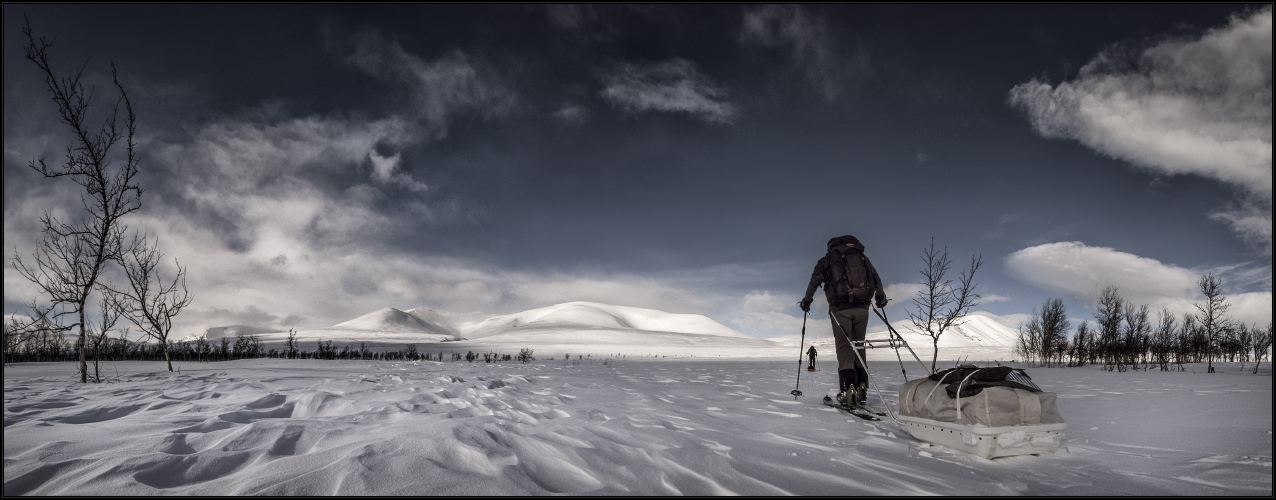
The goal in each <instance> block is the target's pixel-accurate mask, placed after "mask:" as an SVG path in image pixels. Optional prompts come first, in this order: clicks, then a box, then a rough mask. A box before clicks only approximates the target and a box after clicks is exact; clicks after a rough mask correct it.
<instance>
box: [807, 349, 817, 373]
mask: <svg viewBox="0 0 1276 500" xmlns="http://www.w3.org/2000/svg"><path fill="white" fill-rule="evenodd" d="M817 354H819V353H818V352H816V351H815V346H811V348H810V349H807V350H806V357H808V358H810V359H811V362H810V363H808V364H807V365H806V371H808V372H813V371H815V356H816V355H817Z"/></svg>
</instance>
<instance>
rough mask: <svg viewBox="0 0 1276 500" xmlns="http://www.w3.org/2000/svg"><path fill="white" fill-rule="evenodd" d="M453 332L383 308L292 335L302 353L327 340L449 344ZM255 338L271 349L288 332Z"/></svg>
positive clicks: (336, 342)
mask: <svg viewBox="0 0 1276 500" xmlns="http://www.w3.org/2000/svg"><path fill="white" fill-rule="evenodd" d="M456 333H457V332H456V330H455V329H453V328H452V327H451V326H448V325H444V324H440V323H437V322H434V321H430V320H427V319H425V318H422V317H420V316H417V315H414V314H411V313H408V312H404V311H400V310H398V309H395V308H393V307H383V308H381V309H378V310H376V311H372V312H370V313H367V314H364V315H362V316H359V317H357V318H354V319H352V320H349V321H343V322H341V323H337V324H335V325H332V326H329V327H327V328H319V329H313V330H298V331H297V332H296V334H297V341H298V342H299V343H300V344H301V348H302V349H306V350H314V348H315V347H314V346H315V342H318V341H323V340H331V341H332V343H333V345H348V344H359V343H367V344H369V345H372V346H388V347H394V348H396V349H401V348H403V346H404V345H406V344H432V343H436V342H451V341H453V340H456V339H457V334H456ZM257 337H258V338H259V339H261V340H262V342H266V343H267V344H269V345H270V346H272V347H273V346H275V345H276V344H281V343H283V342H285V341H286V340H287V338H288V332H270V333H260V334H258V335H257Z"/></svg>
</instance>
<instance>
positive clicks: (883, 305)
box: [877, 295, 887, 309]
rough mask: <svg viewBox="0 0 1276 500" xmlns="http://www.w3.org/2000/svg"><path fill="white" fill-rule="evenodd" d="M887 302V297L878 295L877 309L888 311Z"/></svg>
mask: <svg viewBox="0 0 1276 500" xmlns="http://www.w3.org/2000/svg"><path fill="white" fill-rule="evenodd" d="M886 302H887V300H886V296H885V295H878V296H877V308H878V309H886Z"/></svg>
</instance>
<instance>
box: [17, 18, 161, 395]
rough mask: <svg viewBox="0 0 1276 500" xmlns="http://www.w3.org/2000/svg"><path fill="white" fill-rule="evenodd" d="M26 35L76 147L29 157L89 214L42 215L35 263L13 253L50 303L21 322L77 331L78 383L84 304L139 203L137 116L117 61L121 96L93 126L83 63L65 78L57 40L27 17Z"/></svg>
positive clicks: (83, 377)
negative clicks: (61, 154) (57, 156)
mask: <svg viewBox="0 0 1276 500" xmlns="http://www.w3.org/2000/svg"><path fill="white" fill-rule="evenodd" d="M22 33H23V34H24V35H26V36H27V43H26V45H25V46H24V47H23V49H24V51H25V57H26V58H27V59H28V60H30V61H31V62H33V63H35V65H36V67H37V68H39V69H40V71H41V72H43V73H44V82H45V86H46V87H47V90H48V92H49V94H50V95H51V97H52V99H53V102H54V103H55V104H56V105H57V108H58V113H59V114H60V115H61V117H62V122H63V123H65V124H66V125H67V126H68V127H69V128H70V129H71V131H72V132H73V135H74V136H75V145H74V146H67V148H66V160H65V164H64V165H62V166H60V167H50V166H48V165H46V164H45V162H44V160H43V159H39V160H32V161H31V162H30V164H29V166H30V167H31V168H32V169H34V170H35V171H37V172H39V173H40V174H41V175H43V176H44V177H46V178H52V177H69V178H70V179H72V180H73V181H74V182H75V183H76V184H79V185H80V186H82V187H83V188H84V194H82V195H81V197H80V201H81V204H82V205H83V206H84V210H85V212H87V214H88V215H87V217H84V218H82V219H80V220H73V221H64V220H61V219H58V218H56V217H54V216H52V215H50V214H48V213H47V212H46V213H45V214H44V215H43V216H41V218H40V223H41V225H42V232H43V235H44V237H43V239H42V240H41V242H40V243H39V244H38V246H37V248H36V251H35V255H34V261H35V262H34V264H30V265H29V264H28V263H27V262H24V261H23V260H22V258H21V256H19V255H18V254H17V252H15V253H14V259H13V264H14V267H15V268H17V271H18V273H19V274H20V275H22V277H24V278H26V279H27V280H29V281H31V282H32V283H34V284H35V285H36V286H37V287H38V288H39V289H40V291H41V294H42V295H43V296H44V297H45V298H46V299H47V300H48V303H46V304H40V303H37V301H36V300H32V301H31V302H29V303H28V304H27V305H28V307H29V308H30V309H31V310H32V312H34V313H35V316H34V318H32V321H31V323H30V324H28V325H25V326H24V327H25V328H52V329H54V330H55V331H56V332H57V333H58V334H59V335H60V334H61V332H66V331H72V330H75V329H77V328H78V330H79V340H78V341H77V343H76V349H77V350H78V354H79V362H80V366H79V370H80V382H87V381H88V366H87V364H86V360H85V341H86V339H87V327H88V324H87V322H86V320H85V304H87V303H88V301H89V297H90V295H92V293H93V292H94V291H96V290H98V288H99V287H98V278H99V277H101V275H102V272H103V270H104V267H105V266H106V265H107V264H108V263H109V262H110V261H112V260H114V259H116V258H118V257H119V256H120V252H121V241H122V235H123V233H124V226H123V225H122V224H121V223H120V218H121V217H124V216H125V215H128V214H130V213H132V212H135V211H137V209H138V208H139V207H140V206H141V202H140V197H141V195H142V190H141V188H140V187H138V186H137V184H135V183H134V181H133V177H134V176H135V175H136V174H137V165H138V157H137V155H136V152H135V143H134V140H133V136H134V134H135V132H136V116H135V115H134V114H133V107H132V105H131V104H130V102H129V98H128V93H127V92H126V91H125V90H124V86H123V85H121V84H120V81H119V78H118V76H117V75H116V72H115V67H114V66H112V67H111V77H112V81H113V83H114V84H115V87H116V89H117V90H119V93H120V97H119V99H118V100H117V101H116V103H115V107H114V108H113V109H112V111H111V112H110V113H109V114H108V115H107V117H106V118H105V120H104V121H103V123H102V125H101V126H100V127H97V128H96V129H93V128H92V126H90V125H89V124H88V120H89V117H88V112H89V104H90V102H91V101H92V98H93V91H94V89H93V88H92V87H90V88H88V89H85V87H84V83H83V82H82V81H81V80H82V77H83V75H84V66H81V67H80V68H79V69H78V70H75V71H72V72H70V73H69V74H68V75H67V76H65V77H61V78H59V77H57V76H56V75H55V73H54V71H53V68H52V64H51V63H50V62H49V48H50V47H52V46H53V44H54V40H48V39H46V38H44V37H38V38H37V37H36V36H35V34H34V32H33V31H32V29H31V23H30V21H29V20H28V21H27V22H26V23H25V24H24V25H23V27H22ZM85 65H87V62H86V63H85ZM121 104H123V105H124V111H125V117H124V120H123V123H122V124H121V123H119V121H118V120H117V118H118V117H119V112H120V105H121ZM121 141H123V145H124V147H125V148H126V151H125V154H124V157H123V160H124V162H123V164H118V165H117V164H114V162H113V159H116V156H118V154H116V153H113V152H112V149H113V148H114V147H115V146H117V145H120V144H121ZM46 325H47V326H46Z"/></svg>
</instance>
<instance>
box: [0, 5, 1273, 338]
mask: <svg viewBox="0 0 1276 500" xmlns="http://www.w3.org/2000/svg"><path fill="white" fill-rule="evenodd" d="M3 9H4V10H3V12H4V19H3V22H4V35H3V36H4V47H3V50H4V241H5V263H6V267H5V271H4V272H5V274H4V312H5V314H14V313H22V312H24V311H25V308H24V306H23V303H24V302H26V301H29V300H32V299H33V298H37V296H38V295H37V291H36V289H35V288H34V287H33V286H32V285H31V284H30V283H28V282H26V281H25V280H24V279H23V278H22V277H21V276H20V275H18V274H17V273H16V271H15V270H14V268H13V265H12V260H13V258H14V256H15V255H24V256H29V255H30V254H31V253H32V252H33V250H34V248H35V244H36V242H37V241H39V238H40V232H39V222H38V220H39V215H40V214H41V213H43V212H45V211H48V212H50V213H52V214H54V215H58V216H61V217H66V218H76V217H80V216H81V211H82V210H81V209H80V208H79V205H78V203H77V196H78V194H77V191H76V189H77V188H78V186H76V185H75V184H74V183H72V182H70V181H69V180H68V179H44V178H41V177H40V176H39V174H37V173H36V172H34V171H32V170H31V169H30V168H28V163H29V162H31V161H32V160H33V159H36V158H45V159H46V161H51V162H52V161H56V160H58V159H59V158H60V157H61V155H62V154H63V151H64V148H65V147H67V146H68V145H70V144H72V140H73V138H72V137H71V136H70V134H69V133H68V130H67V128H66V126H65V125H63V124H62V123H60V122H59V119H58V116H57V113H56V108H55V107H54V105H53V103H52V101H51V100H50V99H49V97H48V94H47V92H46V91H45V88H44V83H43V80H42V76H41V75H40V74H39V72H38V70H37V69H36V68H35V66H34V65H33V64H32V63H31V62H30V61H27V60H25V59H24V58H23V52H22V46H23V45H24V43H25V41H26V40H25V37H24V35H23V34H22V32H21V27H22V25H23V22H24V16H26V17H25V19H29V20H30V23H31V27H32V28H33V29H34V30H35V32H36V33H37V35H44V36H56V37H57V38H56V40H57V41H56V45H55V46H54V48H53V49H52V60H53V63H54V65H55V71H58V72H59V73H60V74H62V73H65V72H67V71H70V70H71V69H73V68H78V67H80V66H81V65H83V67H84V71H85V78H86V81H88V82H89V83H91V84H94V85H96V92H97V93H96V94H95V101H94V102H93V103H94V106H95V109H96V110H97V111H99V112H101V113H106V112H107V111H108V110H109V109H110V106H111V105H112V104H113V103H114V102H115V100H116V99H117V98H118V95H117V94H116V93H114V89H113V87H112V86H111V85H110V71H111V69H110V68H111V64H114V66H115V68H117V71H118V74H119V78H120V81H121V82H122V84H123V85H124V87H125V88H126V89H127V90H128V92H129V97H130V99H131V101H132V102H133V104H134V106H135V108H136V109H137V114H138V141H139V148H140V151H141V155H142V156H141V158H142V161H141V167H140V168H141V171H140V174H139V182H140V184H141V186H142V188H143V189H145V193H144V194H143V196H142V208H141V210H139V211H138V212H137V213H135V214H132V215H130V216H129V217H128V218H126V219H125V223H126V224H127V225H128V226H129V228H130V230H131V231H136V232H138V233H144V234H147V235H149V236H151V237H158V239H159V243H160V247H161V249H162V250H163V251H164V253H165V255H166V259H170V258H171V259H176V261H177V262H180V263H181V265H182V266H184V267H185V268H186V269H187V272H188V275H187V285H188V287H189V288H190V290H191V291H192V292H193V293H194V296H195V300H194V302H193V303H192V305H191V306H190V307H189V308H188V309H187V310H184V311H183V312H182V313H181V315H180V316H179V317H178V318H177V321H176V326H175V330H177V331H179V333H181V334H183V335H184V334H186V333H192V332H197V331H202V330H203V329H204V328H207V327H211V326H221V325H229V324H248V325H253V326H262V327H269V328H289V327H296V328H315V327H322V326H327V325H331V324H335V323H338V322H341V321H345V320H347V319H350V318H353V317H356V316H358V315H360V314H363V313H366V312H370V311H373V310H376V309H379V308H381V307H386V306H389V307H395V308H399V309H405V310H406V309H409V308H414V307H418V308H428V309H434V310H436V311H446V312H450V313H455V314H467V313H476V314H477V313H484V314H499V313H511V312H517V311H521V310H526V309H531V308H535V307H543V306H548V305H552V304H556V303H561V302H567V301H572V300H586V301H594V302H603V303H610V304H618V305H626V306H635V307H648V308H655V309H661V310H664V311H668V312H675V313H697V314H704V315H707V316H709V317H710V318H713V319H715V320H717V321H719V322H721V323H723V324H725V325H727V326H730V327H732V328H735V329H737V330H739V331H741V332H744V333H747V334H749V335H753V336H759V337H772V336H779V335H791V334H793V333H796V332H797V331H798V330H799V329H800V328H801V324H802V313H801V311H800V310H799V309H798V308H797V306H796V302H797V301H798V300H799V299H801V298H802V294H803V292H804V291H805V289H806V284H807V280H808V279H809V276H810V273H811V269H812V267H813V266H814V264H815V262H816V261H817V260H818V259H819V258H820V257H821V256H822V255H823V254H824V252H825V249H826V247H825V244H826V242H827V241H828V239H830V238H832V237H835V236H840V235H844V234H851V235H854V236H856V237H858V238H859V239H860V241H862V242H863V243H864V245H865V247H866V254H867V255H868V256H869V258H870V259H871V260H872V262H873V264H874V265H875V267H876V268H877V270H878V272H879V274H880V275H881V277H882V279H883V282H884V283H885V284H886V285H887V295H888V297H889V298H890V299H891V304H890V305H889V306H888V308H887V310H886V312H887V313H888V315H889V316H890V317H891V319H892V320H896V319H902V318H905V317H907V315H908V309H909V308H910V307H912V306H911V302H910V300H909V299H911V298H912V297H913V296H914V294H915V293H916V292H917V291H918V285H917V282H918V281H919V279H920V278H921V275H920V274H919V271H920V269H921V264H922V260H921V257H922V253H923V250H924V249H925V248H926V247H927V246H928V245H930V244H931V243H932V241H933V243H934V244H935V245H936V246H937V247H939V248H941V249H943V248H946V249H947V251H948V252H949V255H950V257H951V258H952V260H953V270H952V271H951V276H952V277H953V278H956V273H957V272H958V271H960V270H961V269H963V268H966V267H968V266H969V263H970V259H971V258H972V257H973V256H979V257H981V258H982V261H983V265H982V267H980V268H979V270H978V271H977V273H976V279H975V281H976V282H977V283H978V288H977V292H978V293H980V294H981V295H982V299H981V302H980V304H979V305H978V306H976V307H975V310H976V311H979V312H980V313H981V314H986V315H989V316H992V317H994V318H995V319H998V320H999V321H1002V322H1003V323H1006V324H1007V325H1009V326H1012V327H1013V326H1015V325H1016V324H1017V323H1018V322H1019V321H1021V320H1023V319H1024V318H1026V315H1027V314H1028V313H1030V312H1031V311H1032V310H1033V309H1034V308H1035V307H1039V306H1040V304H1042V303H1043V302H1044V301H1045V300H1047V299H1049V298H1061V299H1063V300H1064V302H1065V304H1066V306H1067V307H1068V314H1069V317H1070V318H1072V319H1073V320H1074V324H1075V323H1078V322H1079V321H1080V320H1081V319H1085V318H1089V317H1090V316H1091V315H1092V314H1093V310H1094V302H1095V299H1096V298H1097V297H1098V293H1099V290H1100V289H1101V288H1102V287H1104V286H1108V285H1114V286H1118V287H1120V290H1121V292H1122V295H1123V296H1125V297H1126V298H1127V299H1130V300H1131V301H1133V302H1135V303H1137V304H1148V305H1149V306H1150V307H1152V308H1153V311H1159V310H1161V309H1163V308H1167V309H1169V310H1170V311H1171V312H1174V313H1175V314H1182V313H1184V312H1190V311H1192V310H1193V308H1192V304H1193V303H1196V302H1199V301H1200V299H1201V297H1200V294H1199V292H1198V291H1197V290H1196V285H1195V283H1196V280H1197V278H1198V277H1199V276H1200V275H1202V274H1206V273H1211V272H1212V273H1215V274H1216V275H1218V276H1220V277H1222V278H1223V280H1224V291H1225V292H1226V293H1227V294H1228V296H1229V298H1230V301H1231V304H1232V309H1231V311H1230V312H1231V314H1232V315H1233V316H1234V317H1235V318H1236V319H1239V320H1241V321H1244V322H1246V323H1249V324H1258V325H1265V324H1266V323H1268V322H1270V321H1271V291H1272V279H1271V276H1272V266H1271V262H1272V260H1271V255H1272V254H1271V249H1272V244H1271V228H1272V28H1271V18H1272V10H1271V8H1270V7H1265V6H1261V5H1239V4H1232V5H1223V4H1211V5H1177V4H1176V5H1151V6H1143V5H1012V6H1005V5H905V6H894V5H811V6H805V5H803V6H794V5H783V6H780V5H745V6H740V5H697V6H674V5H642V6H628V5H607V6H592V5H558V6H537V5H514V6H501V5H479V6H468V5H373V6H363V5H272V6H255V5H105V6H102V5H53V6H47V5H21V4H5V5H4V7H3ZM98 116H99V119H100V118H101V117H102V116H105V115H104V114H102V115H98ZM165 265H166V266H168V267H167V268H166V269H165V272H166V273H168V274H167V275H168V276H171V275H172V273H173V272H174V270H175V268H174V267H173V266H171V265H169V264H168V262H167V261H166V264H165ZM111 276H114V278H113V279H119V277H118V275H109V276H108V277H111ZM816 295H817V302H816V309H813V312H815V313H816V315H815V318H816V321H819V316H820V315H821V312H822V310H821V309H819V308H820V307H822V306H824V302H823V299H822V295H823V293H822V292H820V293H817V294H816ZM818 324H820V325H821V326H820V328H824V326H823V325H826V324H827V323H824V322H820V323H818Z"/></svg>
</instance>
